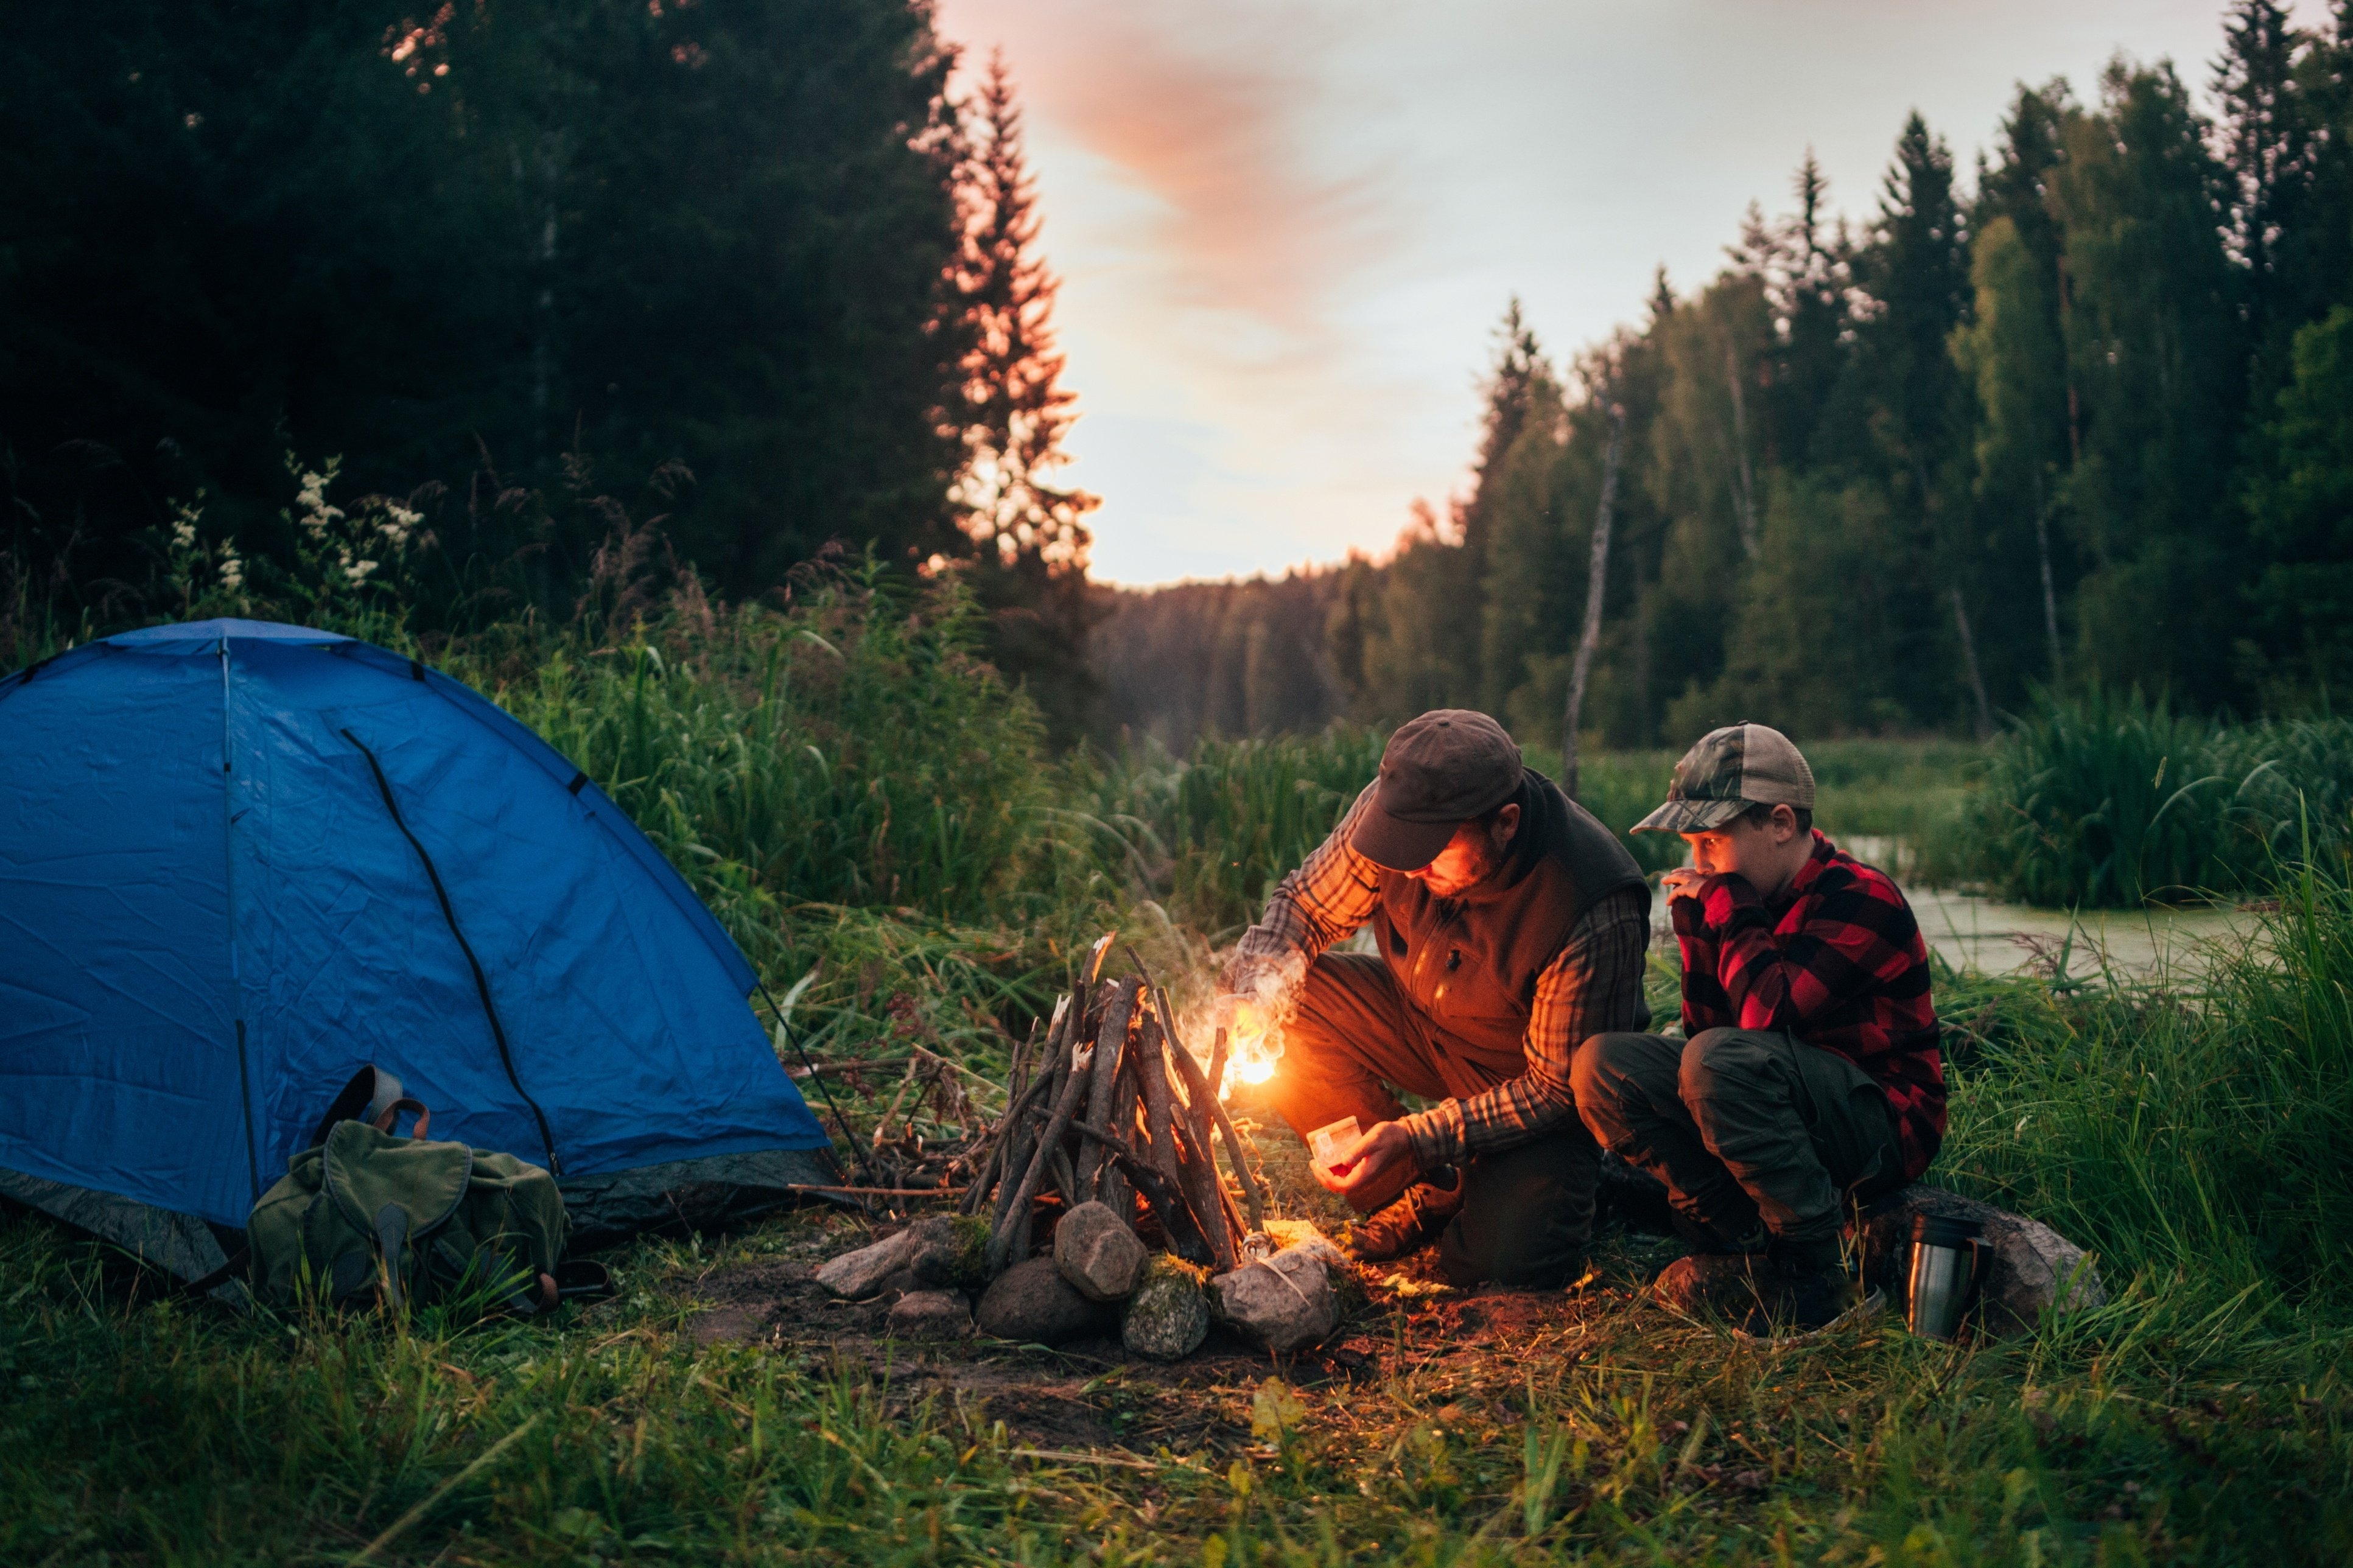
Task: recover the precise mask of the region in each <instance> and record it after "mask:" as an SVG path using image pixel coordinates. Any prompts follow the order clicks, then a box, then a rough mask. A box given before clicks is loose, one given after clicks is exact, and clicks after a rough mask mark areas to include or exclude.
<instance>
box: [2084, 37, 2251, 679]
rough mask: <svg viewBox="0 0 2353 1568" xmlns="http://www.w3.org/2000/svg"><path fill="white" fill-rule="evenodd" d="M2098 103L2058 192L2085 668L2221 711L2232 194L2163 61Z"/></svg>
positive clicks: (2238, 352)
mask: <svg viewBox="0 0 2353 1568" xmlns="http://www.w3.org/2000/svg"><path fill="white" fill-rule="evenodd" d="M2101 97H2102V102H2101V107H2100V110H2099V111H2098V112H2097V113H2095V114H2086V115H2083V116H2079V117H2077V118H2076V119H2075V120H2073V121H2070V123H2069V125H2068V127H2067V132H2066V135H2067V157H2066V161H2065V163H2064V165H2063V168H2062V170H2061V171H2060V174H2059V176H2058V178H2057V180H2056V181H2055V183H2054V185H2053V191H2054V195H2055V196H2056V198H2057V203H2058V206H2059V210H2060V214H2061V216H2062V219H2063V226H2064V231H2065V235H2066V244H2067V260H2068V276H2069V280H2070V283H2071V286H2072V293H2071V296H2070V303H2069V310H2068V313H2067V317H2066V329H2067V351H2068V359H2069V363H2070V366H2071V377H2072V380H2073V383H2074V384H2075V385H2076V386H2077V387H2078V388H2079V389H2080V391H2081V394H2082V405H2083V458H2082V460H2081V461H2080V462H2078V463H2077V464H2076V465H2075V468H2074V470H2073V473H2072V474H2071V475H2070V477H2069V483H2068V497H2067V506H2068V510H2069V515H2070V518H2071V521H2072V522H2073V526H2074V528H2075V530H2076V532H2077V536H2078V539H2079V542H2080V544H2081V547H2082V549H2083V550H2084V552H2085V553H2086V554H2087V556H2088V557H2089V558H2090V562H2091V571H2090V572H2089V573H2088V574H2086V576H2085V578H2084V581H2083V584H2082V585H2081V587H2080V588H2079V590H2078V594H2077V608H2078V630H2079V635H2080V637H2081V641H2082V652H2083V664H2084V666H2085V667H2086V668H2087V669H2088V670H2089V672H2090V673H2091V674H2093V675H2094V676H2095V677H2098V678H2101V679H2107V680H2111V681H2116V682H2119V683H2121V682H2126V681H2139V682H2142V683H2144V684H2146V685H2148V686H2151V687H2165V688H2169V689H2171V690H2172V691H2173V692H2174V694H2175V695H2176V697H2177V698H2178V699H2179V700H2183V701H2185V702H2189V703H2193V704H2202V703H2212V702H2218V701H2221V700H2224V699H2225V698H2226V697H2228V696H2229V695H2230V692H2231V686H2230V658H2229V650H2230V646H2231V639H2232V620H2233V618H2234V616H2235V605H2236V595H2237V590H2238V588H2239V587H2240V585H2241V584H2242V583H2243V581H2244V578H2245V574H2246V562H2245V560H2244V558H2243V556H2242V553H2241V552H2240V550H2239V547H2238V546H2239V542H2238V540H2237V539H2236V537H2234V536H2235V533H2236V529H2235V527H2234V517H2235V513H2234V511H2233V510H2232V508H2231V507H2230V506H2229V505H2228V504H2227V501H2228V497H2229V493H2230V480H2231V475H2230V463H2231V458H2232V448H2233V446H2234V437H2235V434H2236V431H2237V428H2238V421H2239V417H2240V414H2241V410H2242V406H2243V404H2244V395H2245V360H2244V357H2243V354H2244V347H2243V336H2242V330H2241V325H2240V321H2239V317H2238V313H2237V311H2236V310H2235V309H2234V308H2233V303H2234V288H2235V279H2234V277H2233V275H2232V270H2231V263H2230V259H2229V258H2228V256H2227V254H2226V252H2225V250H2224V247H2223V241H2222V232H2223V223H2224V217H2225V203H2226V199H2227V196H2228V194H2229V185H2228V183H2227V180H2226V177H2225V173H2224V171H2223V170H2222V169H2221V165H2220V164H2219V163H2218V162H2217V161H2216V160H2215V158H2214V157H2213V155H2212V153H2211V151H2210V149H2209V143H2208V139H2207V138H2208V132H2209V130H2210V126H2209V125H2208V122H2207V121H2205V119H2204V118H2203V117H2202V116H2200V114H2199V113H2198V112H2197V110H2196V109H2195V108H2194V107H2193V106H2192V104H2191V102H2190V98H2189V92H2188V90H2187V89H2185V88H2184V87H2183V86H2182V84H2181V81H2180V79H2179V78H2178V77H2177V76H2175V74H2174V72H2173V69H2172V68H2171V67H2170V66H2164V65H2159V66H2156V67H2150V68H2140V69H2134V68H2127V67H2126V66H2125V65H2124V64H2123V63H2121V62H2119V63H2118V64H2116V65H2114V66H2112V67H2110V68H2109V70H2108V73H2107V77H2106V79H2105V82H2104V83H2103V90H2102V95H2101Z"/></svg>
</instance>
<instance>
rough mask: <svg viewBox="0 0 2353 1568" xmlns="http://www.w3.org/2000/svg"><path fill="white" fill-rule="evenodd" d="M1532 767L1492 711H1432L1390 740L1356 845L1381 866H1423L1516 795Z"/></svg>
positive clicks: (1404, 868) (1358, 828)
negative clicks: (1470, 823) (1469, 825)
mask: <svg viewBox="0 0 2353 1568" xmlns="http://www.w3.org/2000/svg"><path fill="white" fill-rule="evenodd" d="M1524 772H1525V767H1524V765H1523V764H1522V763H1521V762H1520V749H1519V747H1517V746H1516V745H1514V744H1513V743H1512V738H1511V737H1510V736H1509V735H1506V734H1505V733H1504V727H1503V726H1502V725H1501V724H1498V723H1496V722H1495V721H1493V719H1490V718H1488V717H1487V715H1485V714H1484V713H1473V712H1472V711H1471V710H1469V709H1467V708H1440V709H1438V710H1434V711H1432V712H1429V713H1425V714H1423V715H1422V716H1421V717H1420V718H1419V719H1415V720H1412V721H1409V722H1407V723H1405V724H1403V725H1400V726H1399V727H1398V731H1397V733H1396V734H1394V735H1391V736H1390V737H1389V743H1388V747H1387V748H1386V749H1385V750H1384V751H1383V752H1381V779H1380V783H1379V784H1377V785H1376V786H1375V787H1374V790H1373V801H1372V805H1370V806H1369V807H1368V808H1366V812H1365V814H1364V816H1360V817H1358V818H1357V819H1356V831H1355V832H1353V833H1352V834H1350V835H1349V837H1348V842H1349V843H1350V845H1352V846H1353V847H1355V849H1356V853H1357V854H1359V855H1362V856H1363V857H1364V858H1366V859H1367V860H1370V861H1371V862H1372V863H1373V864H1374V865H1376V866H1381V867H1386V868H1388V869H1389V870H1392V871H1419V870H1420V869H1421V868H1423V867H1424V866H1427V865H1429V864H1430V862H1431V861H1432V860H1435V859H1437V858H1438V852H1439V851H1440V850H1441V849H1443V848H1445V847H1446V841H1447V840H1448V839H1450V838H1451V837H1454V830H1455V829H1456V828H1457V827H1459V826H1461V825H1462V824H1464V823H1466V822H1468V821H1470V820H1471V819H1472V817H1475V816H1486V815H1487V813H1489V812H1491V811H1493V810H1494V809H1495V808H1496V807H1497V806H1499V805H1503V804H1504V802H1505V801H1507V800H1509V799H1511V798H1512V796H1513V795H1514V793H1515V792H1516V791H1517V790H1518V789H1519V787H1520V775H1521V774H1522V773H1524Z"/></svg>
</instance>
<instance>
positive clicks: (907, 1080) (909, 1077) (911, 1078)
mask: <svg viewBox="0 0 2353 1568" xmlns="http://www.w3.org/2000/svg"><path fill="white" fill-rule="evenodd" d="M922 1070H923V1058H921V1057H916V1056H911V1057H909V1058H907V1071H906V1076H904V1077H903V1078H902V1079H900V1080H899V1092H898V1093H896V1094H894V1095H892V1097H891V1103H890V1105H889V1107H888V1108H886V1109H885V1110H883V1112H882V1120H881V1121H878V1122H876V1123H875V1124H874V1147H876V1148H877V1149H880V1148H881V1147H882V1134H883V1133H885V1132H886V1131H890V1127H891V1118H892V1117H894V1116H896V1115H898V1114H899V1106H900V1104H901V1103H902V1101H903V1100H906V1098H907V1091H908V1090H909V1089H913V1087H914V1086H915V1075H916V1074H917V1073H918V1072H921V1071H922Z"/></svg>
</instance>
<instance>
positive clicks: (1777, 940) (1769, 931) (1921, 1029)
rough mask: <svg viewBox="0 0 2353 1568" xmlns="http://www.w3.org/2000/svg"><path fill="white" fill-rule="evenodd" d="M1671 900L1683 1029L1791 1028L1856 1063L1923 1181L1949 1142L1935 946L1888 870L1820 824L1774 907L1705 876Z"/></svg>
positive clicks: (1738, 881) (1737, 885) (1742, 885)
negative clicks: (1844, 846) (1931, 950)
mask: <svg viewBox="0 0 2353 1568" xmlns="http://www.w3.org/2000/svg"><path fill="white" fill-rule="evenodd" d="M1691 895H1692V896H1691V897H1689V898H1679V899H1675V900H1672V902H1670V903H1669V905H1668V906H1667V908H1668V912H1669V914H1670V916H1671V917H1672V920H1673V921H1674V927H1675V937H1676V939H1677V941H1678V942H1681V944H1682V946H1683V1033H1684V1034H1686V1035H1696V1034H1698V1033H1699V1032H1700V1031H1701V1030H1702V1029H1715V1028H1725V1027H1730V1028H1737V1029H1784V1030H1787V1031H1788V1033H1790V1034H1791V1035H1793V1036H1795V1037H1797V1038H1799V1040H1802V1041H1804V1042H1805V1043H1806V1044H1807V1045H1810V1046H1819V1047H1821V1048H1822V1049H1824V1050H1827V1051H1836V1052H1837V1053H1838V1054H1839V1055H1841V1056H1842V1057H1844V1058H1847V1059H1848V1060H1849V1061H1852V1062H1853V1063H1854V1064H1855V1065H1856V1066H1857V1067H1859V1068H1862V1070H1863V1071H1865V1072H1867V1073H1869V1074H1870V1075H1871V1076H1872V1078H1873V1079H1874V1080H1876V1081H1877V1083H1878V1084H1879V1086H1880V1088H1881V1089H1883V1090H1884V1091H1885V1092H1886V1095H1887V1104H1888V1107H1889V1109H1890V1110H1893V1111H1894V1116H1895V1127H1896V1133H1897V1136H1898V1137H1899V1138H1900V1139H1901V1140H1902V1142H1903V1145H1904V1173H1905V1175H1906V1176H1907V1177H1911V1178H1913V1179H1915V1180H1916V1179H1917V1178H1918V1176H1919V1174H1920V1173H1921V1172H1923V1171H1925V1170H1926V1169H1927V1168H1928V1162H1929V1161H1930V1160H1932V1159H1934V1158H1936V1149H1937V1146H1938V1145H1939V1144H1941V1143H1942V1142H1944V1140H1945V1066H1944V1056H1943V1053H1942V1052H1941V1051H1939V1050H1938V1048H1937V1037H1938V1026H1937V1023H1936V1007H1935V1006H1934V1005H1932V1004H1931V1003H1930V1001H1929V997H1928V948H1927V944H1926V942H1923V941H1922V940H1921V937H1920V925H1919V922H1918V921H1915V920H1914V919H1913V917H1912V907H1911V906H1910V905H1909V904H1906V903H1905V901H1904V895H1903V894H1902V893H1901V892H1899V891H1898V890H1897V889H1896V887H1895V884H1894V882H1891V881H1889V880H1888V879H1887V878H1886V876H1885V875H1884V874H1883V873H1882V872H1880V871H1877V870H1874V869H1873V868H1871V867H1869V866H1865V865H1863V864H1862V862H1861V861H1859V860H1857V859H1855V858H1853V857H1852V856H1851V855H1848V854H1846V853H1845V852H1844V851H1842V850H1841V849H1840V848H1839V847H1838V846H1837V845H1835V844H1832V843H1831V841H1830V840H1829V839H1828V838H1825V837H1822V835H1821V833H1820V831H1819V830H1817V831H1816V832H1815V834H1814V851H1813V855H1812V856H1811V858H1809V859H1808V860H1807V861H1806V863H1805V865H1804V866H1802V867H1801V868H1799V871H1798V875H1797V877H1796V879H1794V880H1793V881H1791V882H1790V884H1789V891H1788V896H1787V901H1786V902H1785V903H1782V904H1780V905H1778V906H1772V905H1767V903H1766V902H1765V900H1764V898H1763V896H1762V895H1761V894H1759V893H1758V892H1757V889H1756V888H1755V887H1754V886H1752V885H1751V884H1750V882H1749V881H1748V879H1746V878H1745V877H1739V876H1715V877H1706V878H1703V879H1700V880H1699V881H1698V882H1697V883H1695V884H1694V885H1693V886H1692V889H1691Z"/></svg>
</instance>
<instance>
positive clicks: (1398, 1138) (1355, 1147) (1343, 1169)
mask: <svg viewBox="0 0 2353 1568" xmlns="http://www.w3.org/2000/svg"><path fill="white" fill-rule="evenodd" d="M1412 1158H1413V1138H1412V1136H1411V1135H1410V1134H1409V1133H1408V1132H1407V1131H1406V1130H1405V1123H1404V1122H1402V1121H1381V1122H1376V1123H1375V1124H1374V1126H1373V1130H1372V1131H1370V1132H1365V1133H1360V1134H1358V1135H1357V1138H1356V1142H1355V1143H1353V1144H1351V1145H1350V1146H1349V1147H1348V1148H1346V1149H1345V1150H1343V1151H1342V1152H1341V1153H1340V1156H1339V1158H1337V1159H1335V1160H1334V1161H1333V1162H1332V1163H1331V1164H1330V1165H1328V1166H1326V1165H1318V1164H1316V1163H1314V1161H1312V1160H1311V1161H1310V1162H1308V1165H1307V1168H1308V1169H1309V1170H1310V1171H1313V1172H1314V1173H1315V1179H1316V1180H1317V1181H1318V1182H1320V1183H1322V1184H1324V1191H1326V1192H1331V1193H1337V1194H1340V1196H1342V1197H1344V1198H1345V1197H1346V1196H1348V1195H1349V1194H1352V1193H1359V1192H1362V1191H1364V1190H1365V1189H1366V1188H1367V1187H1370V1186H1372V1185H1373V1184H1375V1183H1376V1182H1377V1181H1378V1180H1379V1179H1380V1178H1381V1176H1382V1174H1383V1173H1386V1172H1387V1171H1388V1168H1389V1167H1390V1166H1392V1165H1394V1164H1396V1163H1398V1161H1400V1160H1411V1159H1412Z"/></svg>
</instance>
